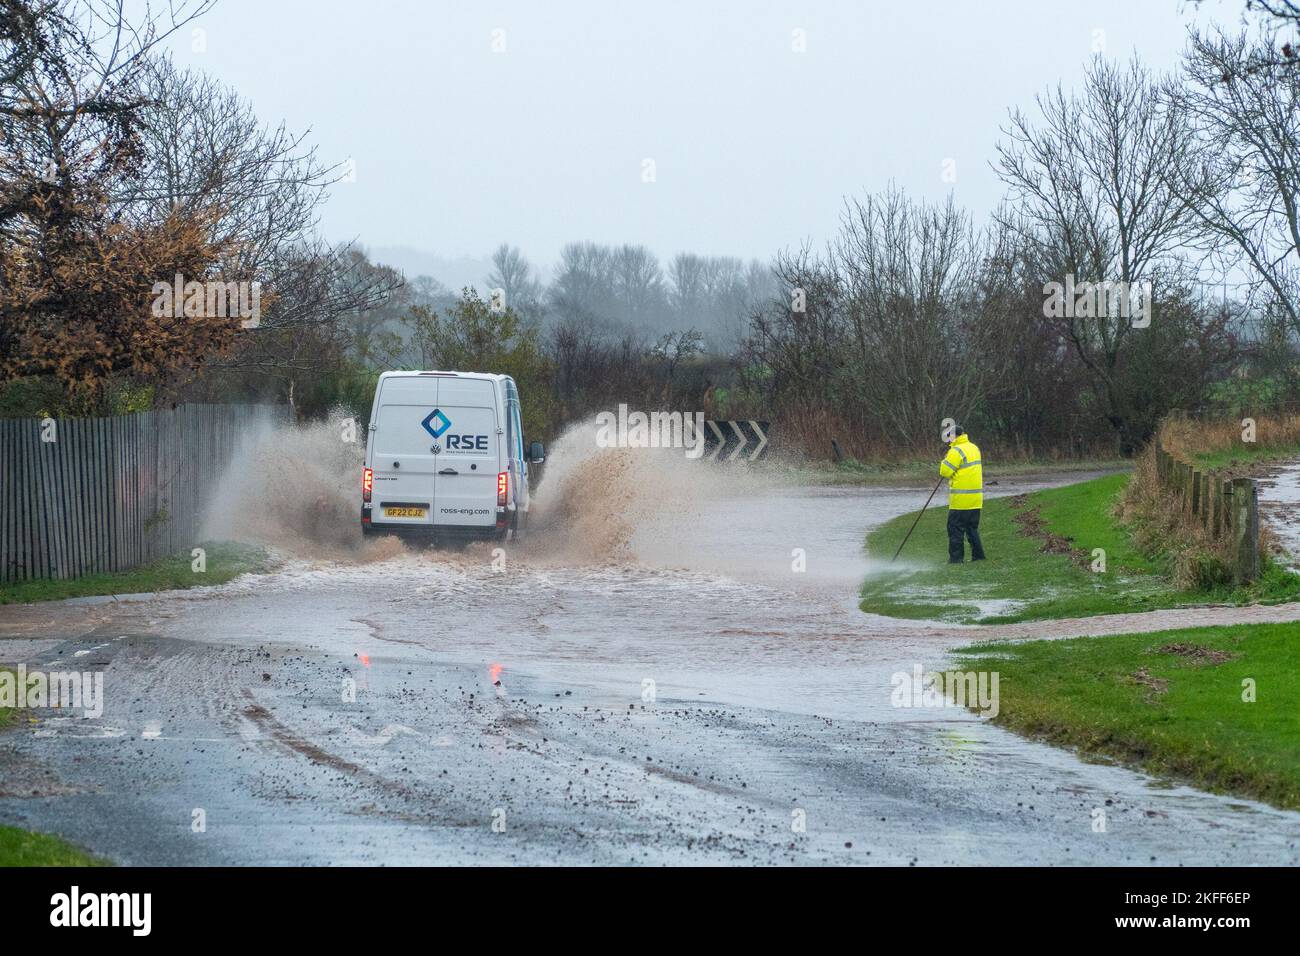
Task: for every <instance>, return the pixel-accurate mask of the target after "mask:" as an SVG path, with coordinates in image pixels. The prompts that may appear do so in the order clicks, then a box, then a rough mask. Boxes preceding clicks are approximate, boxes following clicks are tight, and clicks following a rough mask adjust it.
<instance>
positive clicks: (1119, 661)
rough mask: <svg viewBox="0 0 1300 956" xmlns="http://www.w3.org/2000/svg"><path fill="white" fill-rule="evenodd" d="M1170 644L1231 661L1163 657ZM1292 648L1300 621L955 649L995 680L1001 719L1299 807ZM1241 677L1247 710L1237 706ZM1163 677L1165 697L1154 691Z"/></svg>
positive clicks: (1219, 787)
mask: <svg viewBox="0 0 1300 956" xmlns="http://www.w3.org/2000/svg"><path fill="white" fill-rule="evenodd" d="M1175 643H1177V644H1184V645H1191V646H1193V647H1196V646H1199V647H1205V648H1211V649H1214V650H1218V651H1223V652H1226V654H1228V655H1230V657H1231V659H1229V660H1225V661H1223V662H1221V663H1215V662H1213V661H1209V660H1203V659H1202V660H1198V659H1196V658H1192V657H1188V656H1184V655H1180V654H1175V653H1169V652H1162V651H1161V648H1164V647H1167V646H1168V645H1170V644H1175ZM1298 650H1300V623H1290V624H1259V625H1250V626H1241V627H1205V628H1187V629H1183V630H1177V631H1160V632H1155V633H1151V634H1120V635H1112V636H1106V637H1086V638H1078V639H1074V640H1063V641H1031V642H1026V643H1015V644H1012V643H1006V642H992V643H986V644H979V645H974V646H971V647H967V648H963V649H961V650H959V651H956V652H955V654H956V656H957V659H958V661H960V664H959V666H960V667H963V668H965V669H968V670H985V671H996V672H997V673H998V675H999V677H998V682H999V687H998V691H999V697H998V707H999V712H998V715H997V716H996V717H995V718H994V722H995V723H997V724H1000V725H1002V726H1005V727H1007V728H1009V729H1011V730H1015V731H1017V732H1019V733H1023V734H1028V735H1030V736H1033V737H1036V738H1039V739H1042V740H1046V741H1047V742H1049V743H1053V744H1057V745H1062V746H1069V747H1074V748H1077V749H1078V750H1079V751H1080V752H1081V753H1083V754H1086V755H1093V756H1104V757H1111V758H1117V759H1120V760H1122V761H1125V762H1127V763H1130V764H1135V765H1137V766H1140V767H1142V768H1143V769H1145V770H1147V771H1149V772H1151V773H1155V774H1160V775H1164V776H1169V777H1174V778H1177V779H1180V780H1185V781H1187V782H1189V783H1192V784H1194V785H1195V786H1197V787H1200V788H1202V789H1206V790H1212V791H1216V792H1220V793H1232V794H1238V795H1242V796H1248V797H1254V798H1258V799H1260V800H1264V801H1266V802H1268V803H1271V804H1274V805H1276V806H1279V807H1286V808H1289V809H1300V708H1298V707H1296V700H1297V699H1300V668H1297V667H1296V666H1295V664H1296V658H1297V651H1298ZM1135 675H1138V676H1135ZM1247 678H1249V679H1251V680H1253V681H1254V682H1255V697H1256V699H1255V701H1254V702H1253V703H1247V702H1245V701H1243V699H1242V698H1243V693H1244V691H1243V681H1244V680H1246V679H1247ZM1144 681H1145V683H1144ZM1161 681H1164V682H1166V683H1165V685H1164V688H1163V690H1159V689H1157V688H1155V687H1152V686H1151V684H1152V683H1156V684H1158V683H1159V682H1161Z"/></svg>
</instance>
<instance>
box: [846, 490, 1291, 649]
mask: <svg viewBox="0 0 1300 956" xmlns="http://www.w3.org/2000/svg"><path fill="white" fill-rule="evenodd" d="M1127 481H1128V476H1127V475H1108V476H1106V477H1103V478H1097V479H1094V480H1092V481H1085V482H1081V483H1079V484H1075V485H1068V486H1065V487H1062V488H1051V489H1047V490H1045V491H1038V492H1034V493H1033V494H1031V495H1029V496H1028V502H1027V503H1028V505H1029V506H1030V507H1033V506H1039V507H1040V508H1041V512H1040V513H1041V516H1042V519H1043V521H1044V522H1045V524H1046V526H1047V529H1048V530H1049V531H1051V532H1053V533H1055V534H1057V535H1060V536H1061V537H1064V538H1068V539H1070V542H1071V545H1072V547H1074V548H1076V549H1078V550H1081V551H1083V552H1085V554H1086V555H1087V558H1086V559H1085V561H1084V563H1083V564H1082V565H1080V564H1077V563H1075V562H1074V561H1072V560H1071V558H1070V556H1068V555H1065V554H1044V553H1043V552H1042V550H1041V549H1042V545H1043V539H1042V538H1040V537H1029V536H1026V535H1024V534H1022V532H1021V528H1020V526H1019V525H1018V524H1016V523H1015V522H1014V521H1013V520H1012V517H1013V515H1014V514H1016V513H1017V510H1018V509H1017V508H1016V507H1015V506H1014V505H1013V503H1012V499H1010V498H995V499H989V498H986V499H985V501H984V514H983V516H982V518H981V520H980V536H981V537H982V538H983V540H984V550H985V551H986V552H987V554H988V556H989V558H988V560H987V561H982V562H978V563H971V562H967V563H965V564H960V565H950V564H948V563H947V560H948V539H947V532H946V530H945V526H946V523H947V520H948V513H947V509H946V507H945V502H944V500H943V499H942V497H941V495H942V489H940V495H936V502H937V505H938V507H933V508H932V509H931V510H929V511H927V512H926V513H925V515H924V516H923V517H922V518H921V522H920V524H919V525H917V528H916V531H915V532H914V533H913V535H912V538H911V540H910V541H908V543H907V548H906V549H905V550H904V551H903V554H902V556H901V557H900V558H899V565H900V566H901V567H900V569H898V570H894V569H889V568H887V569H885V570H883V571H881V572H878V573H876V574H873V575H872V576H870V577H869V578H868V579H867V580H866V581H865V582H864V583H863V585H862V601H861V606H862V609H863V610H864V611H868V612H871V613H874V614H885V615H888V616H890V617H902V618H914V619H931V620H941V621H950V622H954V623H976V622H978V623H985V624H994V623H1010V622H1013V621H1032V620H1042V619H1045V618H1060V617H1086V616H1089V615H1093V614H1109V613H1123V612H1132V611H1146V610H1152V609H1155V608H1164V607H1177V606H1179V605H1185V604H1207V603H1225V604H1244V603H1250V602H1254V601H1259V602H1277V601H1285V600H1293V599H1297V598H1300V576H1298V575H1294V574H1290V573H1289V572H1287V571H1286V570H1285V569H1283V568H1280V567H1278V566H1277V565H1276V564H1274V563H1272V562H1270V561H1266V562H1265V566H1264V572H1263V574H1262V575H1261V577H1260V580H1259V581H1257V582H1255V583H1254V584H1253V585H1251V586H1249V587H1242V588H1229V587H1223V588H1219V589H1216V590H1212V591H1209V590H1207V591H1186V590H1181V589H1179V588H1176V587H1175V586H1174V585H1173V584H1172V582H1171V581H1170V580H1169V577H1168V575H1167V574H1166V568H1165V567H1163V564H1162V562H1159V561H1154V560H1152V559H1149V558H1147V557H1145V556H1144V555H1142V554H1140V553H1138V552H1137V551H1136V550H1134V548H1133V546H1132V545H1131V544H1130V543H1129V538H1128V534H1127V532H1126V531H1125V529H1124V528H1123V527H1122V526H1121V525H1120V524H1119V523H1118V521H1117V520H1116V519H1115V518H1114V517H1113V516H1112V515H1111V506H1112V505H1113V503H1114V501H1115V498H1116V496H1117V495H1118V494H1119V492H1120V491H1121V490H1122V489H1123V487H1124V485H1125V483H1126V482H1127ZM914 517H915V512H913V513H911V514H907V515H903V516H901V517H899V518H895V519H894V520H892V521H890V522H887V523H886V524H884V525H882V526H881V527H879V528H877V529H876V530H874V531H872V532H871V533H870V534H868V535H867V553H868V554H869V555H871V556H872V557H873V558H876V559H878V560H883V561H888V559H889V558H890V557H891V556H892V555H893V553H894V551H895V550H896V549H897V547H898V544H899V542H900V541H901V540H902V539H903V535H904V534H906V532H907V529H908V527H910V526H911V523H912V520H913V518H914ZM1095 548H1101V549H1104V550H1105V552H1106V570H1105V571H1104V572H1101V573H1098V572H1094V571H1092V570H1091V563H1092V553H1093V550H1094V549H1095Z"/></svg>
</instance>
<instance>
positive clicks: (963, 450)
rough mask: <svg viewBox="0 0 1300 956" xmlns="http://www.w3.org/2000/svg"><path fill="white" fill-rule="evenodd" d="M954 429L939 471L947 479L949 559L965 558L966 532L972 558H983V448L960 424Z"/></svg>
mask: <svg viewBox="0 0 1300 956" xmlns="http://www.w3.org/2000/svg"><path fill="white" fill-rule="evenodd" d="M954 432H955V437H954V438H953V440H952V441H951V442H949V443H948V454H946V455H944V456H943V461H941V462H939V474H940V475H941V476H943V477H944V478H947V479H948V563H949V564H961V563H962V561H963V560H965V557H966V550H965V541H964V540H963V537H962V536H963V535H964V536H965V537H967V538H969V539H970V557H971V560H972V561H983V560H984V545H983V543H981V541H980V512H981V511H982V510H983V509H984V468H983V464H982V463H981V461H980V450H979V446H978V445H976V444H975V443H974V442H973V441H971V440H970V439H969V438H967V437H966V429H964V428H962V427H961V426H960V425H958V426H957V427H956V428H955V429H954Z"/></svg>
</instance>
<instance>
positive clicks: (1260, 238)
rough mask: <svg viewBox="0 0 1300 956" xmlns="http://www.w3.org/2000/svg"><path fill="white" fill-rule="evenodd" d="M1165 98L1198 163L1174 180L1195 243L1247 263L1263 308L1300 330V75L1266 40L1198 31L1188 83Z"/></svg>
mask: <svg viewBox="0 0 1300 956" xmlns="http://www.w3.org/2000/svg"><path fill="white" fill-rule="evenodd" d="M1170 97H1171V99H1172V100H1174V101H1176V102H1177V103H1178V104H1179V108H1180V110H1181V112H1182V114H1183V115H1184V116H1185V117H1186V136H1187V138H1188V141H1189V143H1191V144H1193V145H1194V146H1195V149H1196V156H1197V162H1196V164H1195V165H1194V166H1193V167H1190V168H1187V167H1175V168H1173V169H1172V170H1170V173H1169V177H1170V182H1171V186H1172V187H1173V188H1176V189H1178V190H1179V191H1180V192H1182V193H1183V194H1184V195H1186V196H1187V197H1188V199H1189V208H1190V210H1191V212H1192V213H1193V215H1194V216H1195V220H1196V223H1197V224H1198V226H1199V227H1200V235H1199V239H1200V240H1201V242H1202V244H1203V246H1204V247H1205V248H1207V249H1210V250H1218V249H1226V250H1227V251H1228V252H1229V253H1230V254H1232V256H1233V259H1234V260H1235V261H1237V262H1241V263H1244V264H1245V265H1246V266H1247V268H1248V270H1249V275H1250V276H1252V277H1253V279H1252V282H1251V285H1252V290H1251V291H1252V296H1253V297H1256V298H1258V297H1261V296H1262V299H1263V301H1262V303H1258V304H1259V306H1260V308H1262V309H1264V310H1266V311H1269V312H1272V311H1275V310H1280V311H1281V312H1282V313H1283V314H1284V315H1285V316H1286V319H1287V322H1288V324H1289V325H1290V328H1291V330H1292V332H1293V333H1295V332H1300V73H1298V72H1297V71H1296V70H1294V69H1292V68H1290V67H1289V66H1287V65H1285V64H1280V63H1277V62H1276V61H1275V59H1274V58H1273V56H1272V50H1271V48H1270V47H1269V45H1268V43H1267V41H1266V40H1265V39H1263V38H1260V39H1257V40H1254V41H1252V40H1250V39H1248V37H1247V36H1246V35H1245V34H1244V33H1243V34H1240V35H1237V36H1228V35H1225V34H1223V33H1221V32H1215V33H1210V34H1200V33H1194V34H1193V35H1192V43H1191V48H1190V50H1189V51H1188V54H1187V57H1186V82H1185V83H1182V84H1180V85H1177V86H1171V88H1170ZM1180 173H1181V174H1182V175H1179V174H1180Z"/></svg>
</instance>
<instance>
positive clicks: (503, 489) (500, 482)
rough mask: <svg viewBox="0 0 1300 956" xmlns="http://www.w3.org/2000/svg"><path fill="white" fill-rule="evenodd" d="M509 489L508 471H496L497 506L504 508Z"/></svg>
mask: <svg viewBox="0 0 1300 956" xmlns="http://www.w3.org/2000/svg"><path fill="white" fill-rule="evenodd" d="M509 491H510V472H508V471H502V472H498V473H497V507H498V508H504V507H505V505H506V498H507V497H508V496H509V495H508V492H509Z"/></svg>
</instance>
